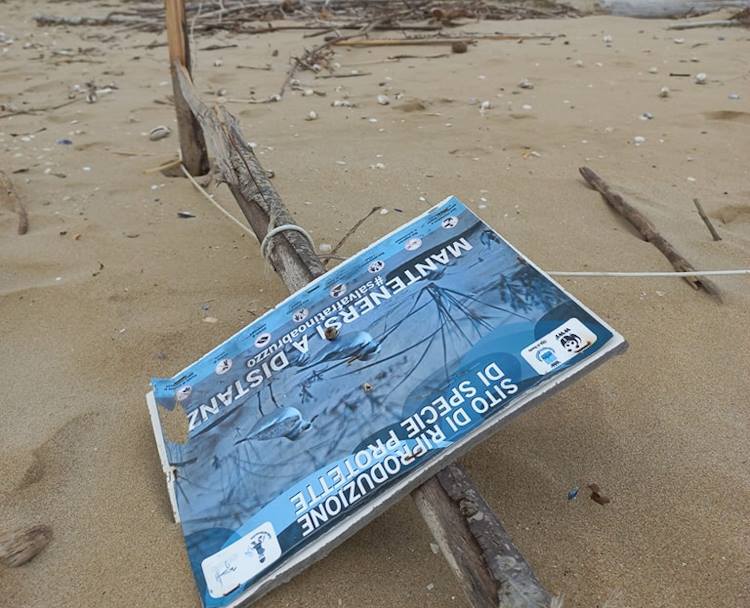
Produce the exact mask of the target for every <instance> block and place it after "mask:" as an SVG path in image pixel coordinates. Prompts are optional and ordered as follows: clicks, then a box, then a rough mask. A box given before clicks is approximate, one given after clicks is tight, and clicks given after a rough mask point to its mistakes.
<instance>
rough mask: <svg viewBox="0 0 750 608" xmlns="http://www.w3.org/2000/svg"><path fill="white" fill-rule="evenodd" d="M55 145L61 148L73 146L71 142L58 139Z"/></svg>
mask: <svg viewBox="0 0 750 608" xmlns="http://www.w3.org/2000/svg"><path fill="white" fill-rule="evenodd" d="M55 143H58V144H60V145H61V146H70V145H72V144H73V141H72V140H70V139H58V140H57V141H56V142H55Z"/></svg>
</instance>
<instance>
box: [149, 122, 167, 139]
mask: <svg viewBox="0 0 750 608" xmlns="http://www.w3.org/2000/svg"><path fill="white" fill-rule="evenodd" d="M171 132H172V131H171V129H170V128H169V127H167V126H166V125H159V126H158V127H154V128H153V129H151V130H150V131H149V132H148V138H149V139H150V140H151V141H159V140H160V139H164V138H165V137H169V134H170V133H171Z"/></svg>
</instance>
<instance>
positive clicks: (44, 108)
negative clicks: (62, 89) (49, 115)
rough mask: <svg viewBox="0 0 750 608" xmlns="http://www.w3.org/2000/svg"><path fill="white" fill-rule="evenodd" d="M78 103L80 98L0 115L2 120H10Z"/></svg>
mask: <svg viewBox="0 0 750 608" xmlns="http://www.w3.org/2000/svg"><path fill="white" fill-rule="evenodd" d="M76 101H78V98H77V97H76V98H75V99H70V100H68V101H64V102H63V103H58V104H56V105H54V106H45V107H42V108H29V109H28V110H16V111H13V112H8V113H7V114H0V118H10V117H11V116H21V115H23V114H36V113H37V112H47V111H48V110H59V109H60V108H64V107H65V106H69V105H70V104H73V103H75V102H76Z"/></svg>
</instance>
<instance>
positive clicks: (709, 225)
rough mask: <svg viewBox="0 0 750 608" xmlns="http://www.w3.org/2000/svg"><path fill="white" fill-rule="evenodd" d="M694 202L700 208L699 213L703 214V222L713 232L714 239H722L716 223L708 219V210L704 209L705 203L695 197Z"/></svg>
mask: <svg viewBox="0 0 750 608" xmlns="http://www.w3.org/2000/svg"><path fill="white" fill-rule="evenodd" d="M693 202H694V203H695V208H696V209H697V210H698V215H700V216H701V219H702V220H703V223H704V224H705V225H706V228H708V231H709V232H710V233H711V236H712V237H713V239H714V241H720V240H721V237H720V236H719V233H718V232H716V228H714V225H713V224H712V223H711V220H710V219H708V216H707V215H706V212H705V211H703V205H701V203H700V201H699V200H698V199H697V198H694V199H693Z"/></svg>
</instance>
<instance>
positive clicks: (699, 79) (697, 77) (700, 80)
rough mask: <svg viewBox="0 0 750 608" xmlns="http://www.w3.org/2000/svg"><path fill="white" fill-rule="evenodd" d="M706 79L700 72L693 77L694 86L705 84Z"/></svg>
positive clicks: (703, 73)
mask: <svg viewBox="0 0 750 608" xmlns="http://www.w3.org/2000/svg"><path fill="white" fill-rule="evenodd" d="M707 78H708V77H707V76H706V73H705V72H700V73H698V74H696V75H695V84H706V79H707Z"/></svg>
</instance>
